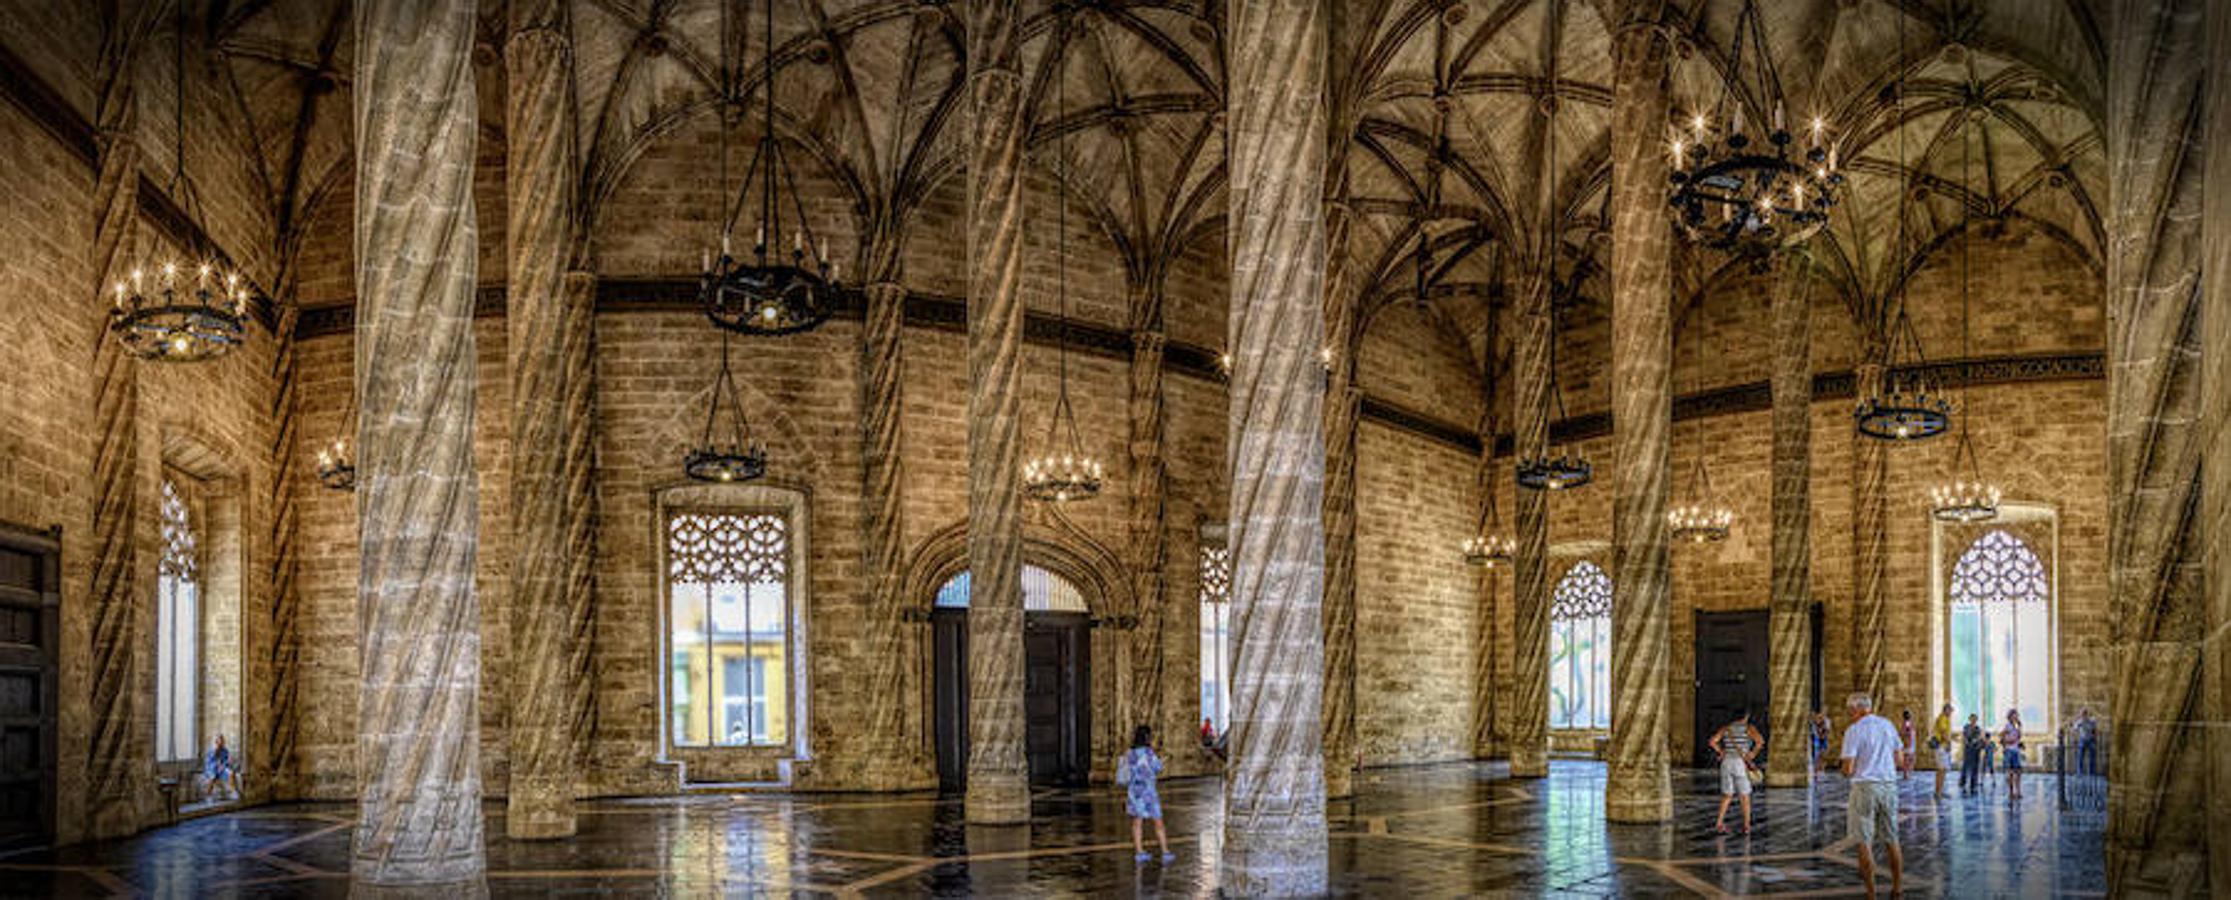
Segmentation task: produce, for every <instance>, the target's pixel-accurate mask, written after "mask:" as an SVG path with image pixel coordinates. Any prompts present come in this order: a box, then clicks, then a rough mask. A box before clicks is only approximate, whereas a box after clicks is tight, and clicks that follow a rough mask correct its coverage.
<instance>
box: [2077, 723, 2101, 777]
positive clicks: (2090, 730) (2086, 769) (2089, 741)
mask: <svg viewBox="0 0 2231 900" xmlns="http://www.w3.org/2000/svg"><path fill="white" fill-rule="evenodd" d="M2074 727H2075V730H2076V771H2077V772H2079V773H2081V774H2084V775H2097V774H2099V720H2098V719H2094V718H2092V708H2091V707H2089V706H2087V707H2084V709H2083V711H2081V712H2078V713H2077V714H2076V724H2075V726H2074Z"/></svg>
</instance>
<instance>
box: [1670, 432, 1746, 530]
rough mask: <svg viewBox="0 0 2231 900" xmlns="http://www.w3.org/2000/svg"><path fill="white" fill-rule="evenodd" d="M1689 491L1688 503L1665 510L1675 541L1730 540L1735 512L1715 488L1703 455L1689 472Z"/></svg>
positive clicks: (1709, 468) (1698, 457)
mask: <svg viewBox="0 0 2231 900" xmlns="http://www.w3.org/2000/svg"><path fill="white" fill-rule="evenodd" d="M1689 492H1690V499H1689V502H1688V503H1686V504H1683V505H1681V506H1676V507H1674V508H1672V509H1669V510H1666V524H1667V525H1669V526H1672V529H1673V539H1674V540H1677V541H1687V542H1689V543H1692V544H1705V543H1712V542H1715V541H1724V540H1727V536H1728V532H1729V531H1731V530H1732V529H1733V528H1734V527H1735V510H1733V509H1730V508H1729V507H1728V505H1727V504H1726V503H1725V502H1723V501H1722V500H1721V499H1720V495H1719V492H1717V491H1715V490H1713V489H1712V469H1711V467H1709V466H1707V465H1705V463H1704V456H1703V454H1701V453H1700V454H1698V455H1697V458H1696V465H1695V467H1693V468H1692V469H1691V470H1690V474H1689Z"/></svg>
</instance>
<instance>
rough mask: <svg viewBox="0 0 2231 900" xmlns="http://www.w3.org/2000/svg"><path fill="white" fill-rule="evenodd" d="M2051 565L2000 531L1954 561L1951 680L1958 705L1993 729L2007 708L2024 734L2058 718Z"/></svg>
mask: <svg viewBox="0 0 2231 900" xmlns="http://www.w3.org/2000/svg"><path fill="white" fill-rule="evenodd" d="M2049 585H2050V582H2049V581H2048V579H2047V576H2046V572H2045V565H2044V562H2043V561H2042V560H2040V559H2039V558H2038V556H2037V554H2036V553H2035V552H2033V551H2031V550H2030V548H2029V546H2028V545H2027V544H2024V543H2023V542H2022V540H2021V539H2020V538H2017V537H2015V536H2014V535H2013V534H2012V533H2009V532H2007V531H2003V530H1993V531H1990V532H1987V533H1985V534H1984V535H1983V536H1982V537H1980V538H1977V539H1976V541H1975V543H1973V544H1970V545H1969V546H1968V549H1967V550H1966V551H1965V552H1964V553H1962V554H1961V555H1960V559H1959V561H1958V562H1957V563H1956V564H1955V565H1954V566H1953V570H1952V580H1951V584H1950V585H1949V590H1948V592H1947V593H1948V594H1949V597H1950V600H1951V602H1950V604H1949V608H1948V610H1947V617H1948V622H1947V626H1946V634H1947V643H1948V644H1949V649H1950V651H1951V652H1950V658H1949V659H1948V660H1946V664H1947V666H1948V668H1949V672H1948V673H1947V675H1948V680H1949V681H1950V683H1951V687H1952V692H1953V703H1954V704H1956V705H1957V706H1958V707H1959V711H1960V712H1961V713H1963V714H1969V713H1972V714H1974V715H1976V716H1978V717H1980V719H1981V720H1982V721H1983V722H1984V723H1985V724H1986V725H1987V726H1990V727H1992V728H1996V727H1998V725H1999V724H2000V723H2003V722H2004V721H2005V718H2006V713H2007V710H2009V709H2015V710H2018V711H2019V712H2020V713H2021V716H2022V727H2023V730H2024V731H2025V732H2030V733H2050V732H2051V731H2052V729H2053V728H2054V727H2055V726H2054V722H2053V700H2052V697H2053V683H2052V678H2053V668H2054V660H2055V658H2056V655H2057V654H2058V652H2059V650H2058V648H2057V647H2055V646H2054V644H2053V606H2052V597H2051V590H2050V586H2049Z"/></svg>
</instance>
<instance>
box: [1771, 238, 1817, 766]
mask: <svg viewBox="0 0 2231 900" xmlns="http://www.w3.org/2000/svg"><path fill="white" fill-rule="evenodd" d="M1782 266H1783V272H1782V280H1781V284H1780V285H1778V287H1777V290H1775V292H1774V300H1773V319H1774V323H1773V327H1774V373H1773V376H1772V382H1771V389H1772V391H1773V408H1772V412H1771V413H1769V415H1770V416H1771V418H1772V421H1773V433H1774V438H1773V440H1774V446H1773V450H1772V454H1773V461H1772V471H1773V479H1774V480H1773V486H1772V491H1773V496H1772V499H1771V503H1772V512H1771V516H1772V519H1773V523H1772V527H1773V534H1772V535H1771V538H1770V540H1771V542H1772V546H1771V549H1770V551H1769V552H1770V554H1771V557H1772V559H1771V571H1772V575H1771V578H1772V597H1771V600H1770V603H1771V606H1769V607H1768V613H1767V617H1768V622H1769V624H1768V628H1769V636H1768V639H1767V668H1768V672H1769V678H1770V681H1769V688H1770V691H1771V695H1770V699H1769V701H1768V705H1769V710H1768V719H1767V724H1766V737H1767V742H1768V750H1767V757H1766V783H1767V784H1769V785H1773V786H1776V787H1787V786H1798V785H1803V784H1805V783H1807V781H1808V780H1809V779H1810V778H1811V773H1810V772H1809V771H1808V770H1807V769H1806V758H1805V757H1806V753H1805V748H1806V746H1807V744H1806V742H1807V741H1808V740H1810V738H1809V737H1807V734H1808V732H1809V730H1810V729H1809V727H1808V724H1807V723H1808V720H1809V719H1810V718H1811V717H1810V715H1809V711H1808V707H1809V706H1810V705H1811V699H1812V687H1813V665H1812V663H1813V641H1812V637H1813V635H1812V627H1811V626H1812V616H1811V614H1810V610H1811V608H1812V602H1813V491H1812V474H1813V368H1812V366H1813V361H1812V329H1813V309H1812V298H1811V296H1810V295H1809V293H1808V292H1807V291H1806V290H1805V286H1806V284H1808V283H1809V282H1807V281H1806V278H1807V276H1806V274H1805V271H1804V269H1803V268H1802V267H1801V265H1800V264H1799V263H1798V261H1796V260H1794V259H1785V260H1784V261H1783V262H1782Z"/></svg>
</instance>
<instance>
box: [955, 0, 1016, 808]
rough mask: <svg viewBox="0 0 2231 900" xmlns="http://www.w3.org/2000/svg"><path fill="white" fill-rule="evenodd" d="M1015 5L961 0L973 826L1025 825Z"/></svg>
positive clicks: (1005, 0)
mask: <svg viewBox="0 0 2231 900" xmlns="http://www.w3.org/2000/svg"><path fill="white" fill-rule="evenodd" d="M1020 27H1021V13H1020V12H1019V11H1018V10H1017V9H1016V4H1015V2H1014V0H971V2H969V4H968V98H969V108H970V110H971V112H972V113H973V116H972V117H971V122H972V123H973V126H974V129H973V132H972V133H971V136H970V145H969V166H968V201H969V210H968V256H969V262H970V269H969V280H968V569H969V598H968V602H969V609H968V685H969V698H968V716H969V719H968V735H969V758H968V821H969V823H970V824H972V825H996V824H1011V823H1019V822H1024V821H1028V820H1029V818H1030V768H1029V760H1028V759H1027V758H1026V757H1025V756H1024V754H1023V591H1022V550H1023V546H1022V544H1023V540H1022V493H1021V488H1020V485H1019V484H1018V483H1017V482H1018V480H1019V479H1020V478H1021V477H1022V443H1021V434H1020V429H1019V423H1020V420H1019V419H1018V418H1017V410H1018V408H1019V406H1020V405H1021V403H1022V399H1021V395H1022V377H1021V376H1022V367H1021V362H1022V346H1023V298H1022V293H1021V291H1020V290H1019V289H1018V282H1019V281H1020V277H1021V272H1022V217H1023V202H1022V179H1021V170H1022V146H1023V137H1024V134H1023V132H1024V126H1023V117H1022V63H1021V54H1020V51H1019V49H1018V47H1017V43H1016V38H1017V29H1018V28H1020Z"/></svg>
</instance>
